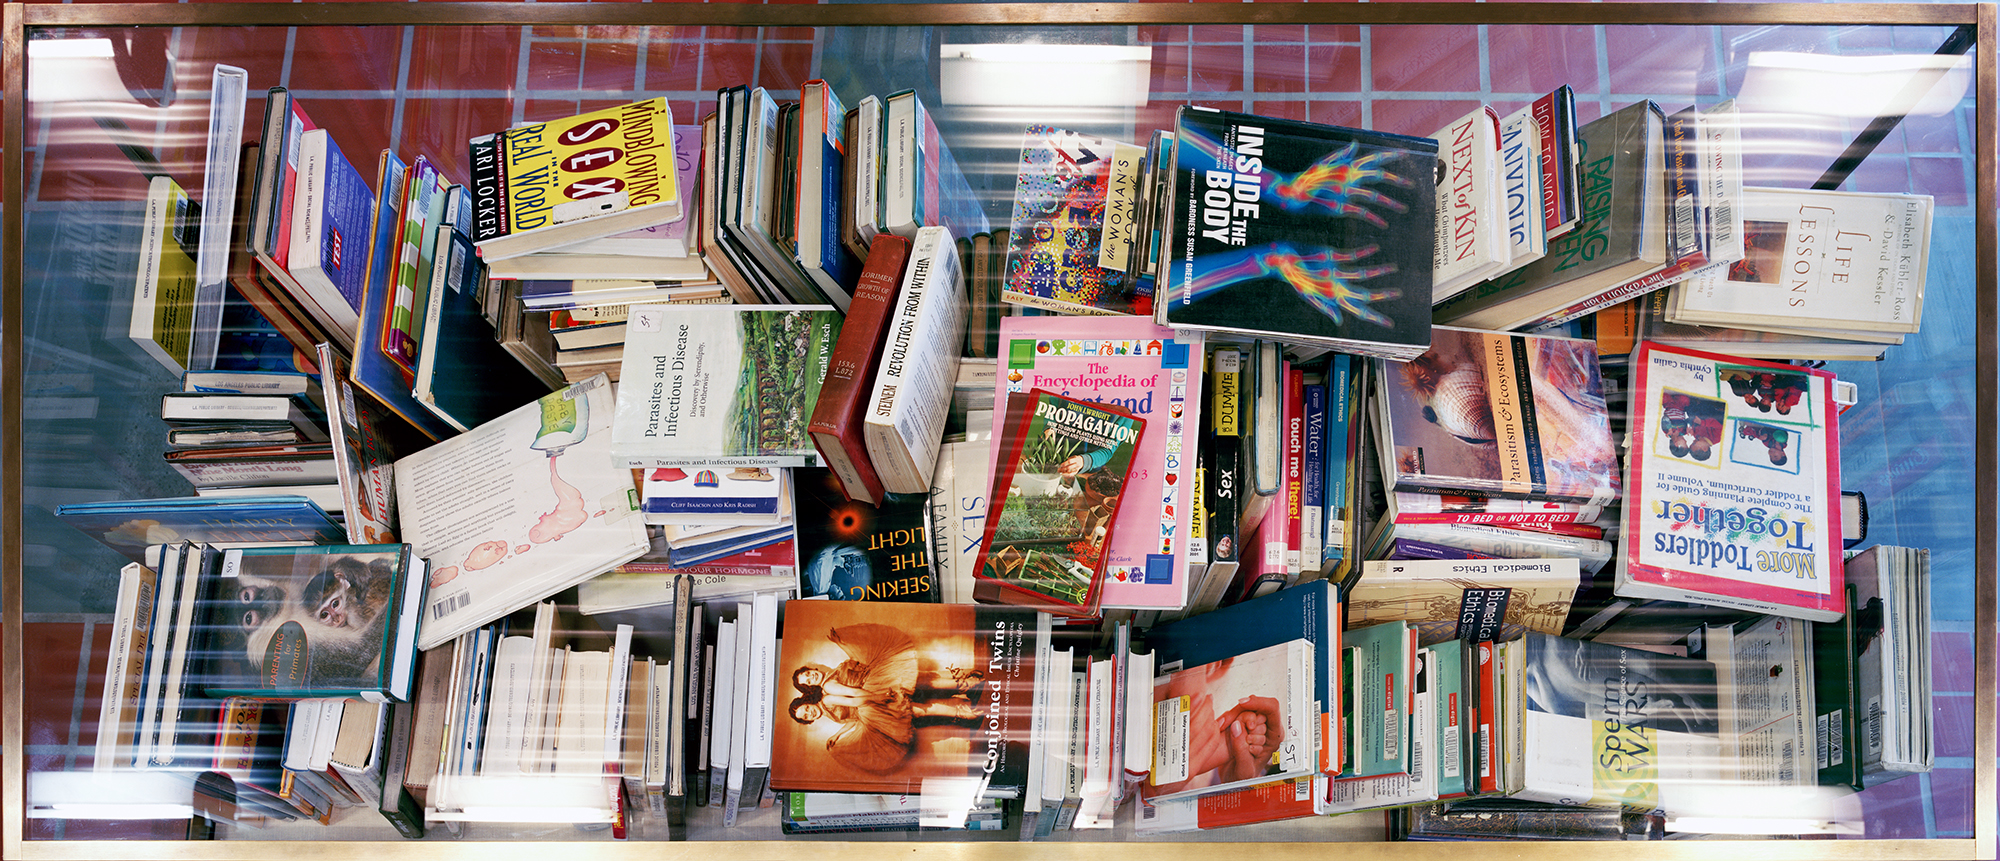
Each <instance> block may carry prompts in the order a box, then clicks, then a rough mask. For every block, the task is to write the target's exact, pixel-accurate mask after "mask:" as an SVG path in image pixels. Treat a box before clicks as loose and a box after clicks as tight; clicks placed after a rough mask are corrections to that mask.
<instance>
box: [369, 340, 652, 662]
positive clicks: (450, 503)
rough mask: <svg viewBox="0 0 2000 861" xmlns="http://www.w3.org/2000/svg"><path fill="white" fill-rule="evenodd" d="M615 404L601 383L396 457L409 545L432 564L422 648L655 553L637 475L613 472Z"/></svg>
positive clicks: (561, 393) (577, 387)
mask: <svg viewBox="0 0 2000 861" xmlns="http://www.w3.org/2000/svg"><path fill="white" fill-rule="evenodd" d="M612 407H613V401H612V395H611V385H610V382H609V381H607V380H605V379H603V378H601V377H595V378H592V379H590V380H586V381H584V382H581V383H577V384H575V385H572V386H569V387H568V388H565V389H563V390H561V391H558V392H552V393H550V394H548V395H545V396H543V397H542V398H540V399H539V400H536V401H534V402H532V403H529V404H526V405H523V406H522V407H521V408H519V409H517V410H515V411H513V412H511V413H508V414H507V415H504V416H501V417H500V418H498V419H495V420H493V421H491V422H488V423H486V424H484V425H480V426H479V427H477V428H475V429H473V430H472V432H470V433H467V434H464V435H462V436H458V437H454V438H452V439H449V440H446V441H444V442H441V443H438V444H437V445H434V446H431V447H430V448H428V449H425V450H423V451H420V452H418V453H416V454H413V455H410V456H409V457H405V458H403V459H402V460H399V461H397V462H396V501H397V504H398V508H399V509H400V512H401V515H402V527H403V538H404V539H405V540H407V541H408V542H409V543H410V545H411V547H412V548H414V550H415V552H416V554H417V555H419V556H422V557H424V558H426V559H428V560H430V566H431V567H430V570H431V583H430V585H431V592H430V598H429V600H428V601H427V605H428V606H427V607H426V608H425V616H424V625H423V633H422V637H421V638H420V641H419V643H418V647H419V648H425V649H429V648H433V647H436V646H437V645H439V644H441V643H445V642H448V641H450V640H451V639H452V638H453V637H456V636H458V635H459V634H463V633H465V632H467V631H470V630H472V629H474V628H477V627H479V626H480V625H484V624H486V623H488V622H491V621H493V620H495V619H498V618H500V617H502V616H505V615H506V614H508V613H511V612H513V611H515V610H517V609H520V608H522V607H525V606H527V605H529V604H532V603H534V602H536V601H539V600H542V599H543V598H546V597H548V596H549V595H552V594H554V593H555V592H557V591H560V590H562V589H565V588H568V587H570V586H574V585H576V584H577V583H579V582H581V581H583V580H587V579H589V578H590V577H592V576H594V575H596V574H599V573H602V572H604V571H607V570H610V569H611V568H612V566H615V565H618V564H620V563H623V562H626V561H629V560H631V559H634V558H637V557H638V556H639V555H640V554H642V553H645V552H646V551H647V549H648V548H650V547H651V544H650V542H648V541H647V540H646V527H645V524H644V523H643V522H642V519H641V518H640V516H639V500H638V490H637V488H634V487H633V486H632V474H631V473H630V472H629V471H627V470H625V469H622V468H613V467H612V466H611V465H610V461H611V453H610V447H611V445H610V444H611V440H610V437H611V413H612ZM467 500H480V501H482V502H483V503H486V504H481V505H468V504H466V503H467Z"/></svg>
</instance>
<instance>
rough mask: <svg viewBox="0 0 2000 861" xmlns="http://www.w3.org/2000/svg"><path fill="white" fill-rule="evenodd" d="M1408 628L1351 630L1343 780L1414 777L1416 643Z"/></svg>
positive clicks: (1390, 624) (1384, 624)
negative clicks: (1406, 774)
mask: <svg viewBox="0 0 2000 861" xmlns="http://www.w3.org/2000/svg"><path fill="white" fill-rule="evenodd" d="M1411 631H1412V628H1411V627H1410V625H1409V624H1408V623H1405V622H1382V623H1379V624H1375V625H1369V626H1367V627H1363V628H1350V629H1349V630H1348V631H1347V632H1346V633H1345V634H1344V635H1343V636H1344V638H1345V639H1344V641H1345V643H1346V645H1347V655H1346V659H1347V664H1346V672H1347V676H1346V678H1347V679H1348V680H1349V684H1348V687H1347V697H1346V700H1345V701H1344V705H1343V708H1344V709H1345V710H1346V711H1347V712H1348V714H1349V716H1350V720H1349V721H1348V724H1347V743H1348V745H1349V754H1348V757H1347V771H1346V772H1344V773H1342V774H1341V777H1343V778H1347V777H1379V776H1381V775H1384V774H1392V773H1396V772H1406V771H1409V760H1410V744H1409V741H1410V739H1409V736H1410V696H1411V694H1410V682H1411V675H1412V673H1413V672H1414V671H1415V669H1416V653H1415V652H1416V641H1415V639H1414V638H1412V637H1411V636H1410V634H1411Z"/></svg>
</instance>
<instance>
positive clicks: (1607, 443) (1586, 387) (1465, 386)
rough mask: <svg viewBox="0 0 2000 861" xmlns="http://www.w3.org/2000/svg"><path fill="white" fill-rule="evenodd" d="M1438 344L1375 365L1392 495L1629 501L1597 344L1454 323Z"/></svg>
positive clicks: (1437, 336) (1441, 331) (1439, 332)
mask: <svg viewBox="0 0 2000 861" xmlns="http://www.w3.org/2000/svg"><path fill="white" fill-rule="evenodd" d="M1432 341H1433V345H1432V347H1431V349H1430V351H1429V352H1427V353H1424V354H1423V355H1421V356H1418V357H1417V358H1416V359H1414V360H1412V361H1410V362H1408V363H1406V364H1402V365H1393V366H1392V365H1388V364H1386V363H1385V364H1382V365H1378V366H1377V369H1376V384H1377V387H1378V390H1379V392H1378V397H1377V409H1376V417H1375V418H1376V442H1377V445H1378V446H1379V448H1380V452H1379V454H1380V456H1381V458H1382V464H1383V473H1384V478H1385V479H1386V480H1387V481H1388V484H1389V489H1391V490H1422V491H1427V492H1431V493H1475V494H1481V495H1486V496H1505V497H1517V498H1527V499H1547V500H1556V501H1571V502H1586V503H1591V504H1594V505H1600V506H1601V505H1604V504H1605V503H1608V502H1610V501H1612V500H1614V499H1616V498H1617V497H1618V458H1617V452H1616V450H1615V449H1614V448H1613V446H1612V442H1611V425H1610V419H1609V417H1608V415H1607V414H1606V411H1605V403H1604V389H1603V381H1602V379H1601V378H1600V376H1599V371H1598V367H1597V346H1596V344H1594V343H1592V342H1590V341H1584V340H1579V339H1573V338H1558V337H1551V336H1541V335H1516V334H1507V333H1499V332H1477V331H1472V330H1467V329H1455V328H1450V327H1445V326H1440V327H1437V329H1436V330H1435V332H1434V333H1433V335H1432Z"/></svg>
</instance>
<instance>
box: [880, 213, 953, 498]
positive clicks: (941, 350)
mask: <svg viewBox="0 0 2000 861" xmlns="http://www.w3.org/2000/svg"><path fill="white" fill-rule="evenodd" d="M960 282H961V279H960V277H959V259H958V247H957V245H955V244H954V243H953V242H952V238H951V233H950V232H949V231H947V230H946V229H944V228H942V227H936V228H926V229H924V230H922V231H919V232H918V236H917V239H916V241H915V242H914V243H913V244H912V245H911V249H910V263H909V267H908V269H907V271H906V272H905V273H904V275H903V289H902V294H901V296H900V297H899V299H898V304H897V306H896V309H895V316H894V317H893V318H892V319H891V321H890V324H889V330H888V332H887V335H886V339H887V340H886V343H885V344H884V345H883V348H882V358H881V367H880V369H878V370H877V371H876V374H875V385H874V391H873V393H872V394H871V395H870V397H869V403H868V412H867V416H866V418H865V420H864V422H863V428H864V438H865V439H866V441H867V446H868V455H869V460H870V461H872V462H873V463H874V464H875V470H876V472H877V474H879V475H880V476H881V478H882V486H883V487H884V488H885V489H887V490H888V491H889V492H891V493H923V492H925V491H927V490H929V489H930V475H929V470H930V468H931V467H932V466H933V465H934V464H935V463H936V462H937V447H938V444H939V441H940V440H941V438H942V428H943V422H944V418H945V414H946V412H947V411H948V410H949V407H950V405H951V387H952V385H953V382H954V380H955V379H956V377H957V376H958V373H957V371H958V346H959V342H960V333H961V332H962V331H963V330H964V326H965V294H964V291H963V290H962V289H961V288H960Z"/></svg>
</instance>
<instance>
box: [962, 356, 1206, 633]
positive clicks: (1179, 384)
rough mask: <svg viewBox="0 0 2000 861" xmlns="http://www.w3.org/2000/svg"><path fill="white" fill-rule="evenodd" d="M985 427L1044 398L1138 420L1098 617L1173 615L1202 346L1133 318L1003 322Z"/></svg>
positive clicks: (1181, 598) (1190, 503)
mask: <svg viewBox="0 0 2000 861" xmlns="http://www.w3.org/2000/svg"><path fill="white" fill-rule="evenodd" d="M999 355H1000V357H1001V362H1002V365H1001V367H1000V369H999V373H998V374H996V377H997V379H996V380H995V383H994V409H993V419H994V423H995V424H994V426H995V429H996V434H995V436H996V438H997V437H998V433H997V430H998V428H999V427H1000V423H1002V422H1004V421H1005V420H1006V415H1007V408H1006V401H1007V398H1008V397H1009V396H1010V395H1015V394H1020V395H1025V394H1027V393H1028V392H1030V391H1033V390H1034V389H1038V388H1039V389H1045V390H1048V391H1051V392H1055V393H1057V394H1060V395H1064V396H1066V397H1071V398H1077V399H1081V400H1093V401H1101V402H1104V403H1109V404H1113V405H1115V406H1118V407H1121V408H1123V409H1125V410H1128V411H1130V412H1131V413H1132V414H1134V415H1136V416H1138V417H1140V418H1143V419H1145V420H1146V423H1147V424H1146V433H1145V434H1144V435H1143V436H1142V437H1141V438H1140V440H1139V450H1138V454H1137V456H1136V457H1134V459H1133V463H1132V471H1131V473H1130V474H1129V475H1128V476H1127V477H1126V481H1125V487H1124V492H1125V495H1126V498H1125V499H1124V500H1123V502H1122V503H1121V505H1120V506H1119V508H1118V513H1117V520H1116V523H1115V525H1114V528H1113V529H1112V530H1111V536H1112V537H1111V539H1110V540H1111V545H1110V547H1109V548H1108V553H1107V558H1106V560H1105V570H1104V606H1105V607H1106V608H1117V609H1123V608H1133V609H1158V608H1178V607H1180V606H1181V605H1182V604H1183V603H1184V602H1185V601H1186V599H1187V594H1188V583H1187V579H1188V577H1187V556H1186V553H1187V541H1188V529H1189V521H1188V515H1189V512H1190V511H1191V510H1192V509H1193V507H1194V498H1193V493H1194V468H1195V429H1196V428H1198V427H1200V419H1201V415H1200V412H1201V362H1200V357H1201V355H1202V340H1201V335H1200V334H1199V333H1183V334H1180V335H1177V334H1176V333H1175V332H1174V330H1172V329H1168V328H1165V327H1161V326H1156V325H1154V324H1153V323H1152V321H1150V320H1147V319H1145V318H1143V317H1063V316H1042V317H1003V318H1001V321H1000V353H999Z"/></svg>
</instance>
